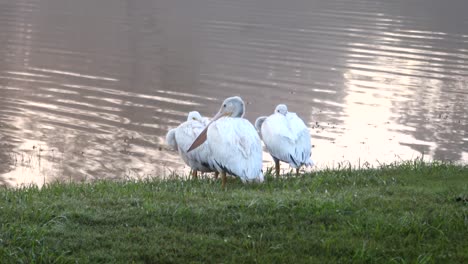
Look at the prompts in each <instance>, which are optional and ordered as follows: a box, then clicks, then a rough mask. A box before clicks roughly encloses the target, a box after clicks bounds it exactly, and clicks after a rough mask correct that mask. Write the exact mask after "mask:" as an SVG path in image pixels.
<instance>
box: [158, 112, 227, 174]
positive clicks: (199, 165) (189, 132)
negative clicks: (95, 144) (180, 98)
mask: <svg viewBox="0 0 468 264" xmlns="http://www.w3.org/2000/svg"><path fill="white" fill-rule="evenodd" d="M208 123H209V120H208V119H207V118H203V117H202V116H201V115H200V113H198V112H197V111H192V112H190V113H189V114H188V117H187V121H185V122H184V123H182V124H180V125H179V126H178V127H176V128H173V129H171V130H169V132H167V135H166V143H167V144H168V145H169V146H171V147H172V148H173V149H175V150H178V152H179V155H180V156H181V157H182V159H183V160H184V162H185V164H187V165H188V166H189V167H190V168H191V169H192V177H194V178H197V177H198V171H201V172H213V171H215V170H214V168H213V167H212V166H211V165H210V163H209V161H208V160H207V158H208V157H209V156H210V152H209V149H208V147H207V146H206V144H203V145H201V146H200V147H199V148H198V149H197V150H196V151H193V152H190V153H188V152H187V149H188V148H189V147H190V145H191V144H192V142H193V141H194V140H195V139H196V138H197V136H198V135H199V134H200V133H201V132H202V131H203V129H205V127H206V125H207V124H208ZM217 175H218V173H217V172H215V177H217Z"/></svg>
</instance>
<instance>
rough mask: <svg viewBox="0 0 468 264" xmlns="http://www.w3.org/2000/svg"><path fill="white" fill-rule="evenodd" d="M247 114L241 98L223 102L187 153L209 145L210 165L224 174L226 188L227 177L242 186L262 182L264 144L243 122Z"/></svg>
mask: <svg viewBox="0 0 468 264" xmlns="http://www.w3.org/2000/svg"><path fill="white" fill-rule="evenodd" d="M244 112H245V104H244V101H242V99H241V98H240V97H239V96H234V97H229V98H227V99H226V100H224V102H223V104H222V106H221V108H220V109H219V111H218V113H217V114H216V115H215V116H214V117H213V119H212V120H211V122H210V123H209V124H208V125H207V127H206V128H205V129H204V130H203V132H202V133H201V134H200V135H199V136H198V138H197V139H196V140H195V141H194V142H193V144H192V146H190V149H188V151H187V152H190V151H194V150H195V149H196V148H197V147H199V146H200V145H202V144H203V142H205V141H206V144H207V146H208V149H209V152H210V153H211V155H210V156H209V157H208V159H209V163H210V164H213V165H214V167H215V168H216V170H217V171H218V172H219V173H221V176H222V187H223V188H224V187H225V186H226V173H229V174H231V175H234V176H237V177H239V178H240V179H241V180H242V182H246V181H258V182H263V173H262V142H261V140H260V137H259V136H258V134H257V131H256V130H255V127H254V126H253V125H252V124H251V123H250V122H249V121H247V120H246V119H244V118H242V117H243V116H244Z"/></svg>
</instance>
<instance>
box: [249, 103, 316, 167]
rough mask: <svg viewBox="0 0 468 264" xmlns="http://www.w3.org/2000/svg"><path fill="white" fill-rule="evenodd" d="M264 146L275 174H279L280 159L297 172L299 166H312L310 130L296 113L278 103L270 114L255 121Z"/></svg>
mask: <svg viewBox="0 0 468 264" xmlns="http://www.w3.org/2000/svg"><path fill="white" fill-rule="evenodd" d="M255 128H257V130H258V132H259V133H260V135H261V137H262V139H263V142H264V143H265V147H266V149H267V150H268V152H269V153H270V155H271V156H272V157H273V160H274V161H275V171H276V176H279V174H280V161H283V162H287V163H289V165H291V167H293V168H295V169H296V174H299V169H300V168H301V166H303V165H305V166H313V164H314V163H313V161H312V160H311V158H310V156H311V142H310V141H311V140H310V132H309V129H308V128H307V126H306V125H305V124H304V121H302V119H300V118H299V117H298V116H297V115H296V113H292V112H288V107H287V106H286V105H284V104H279V105H278V106H276V108H275V112H274V113H273V114H272V115H270V116H268V117H267V116H262V117H259V118H257V120H256V121H255Z"/></svg>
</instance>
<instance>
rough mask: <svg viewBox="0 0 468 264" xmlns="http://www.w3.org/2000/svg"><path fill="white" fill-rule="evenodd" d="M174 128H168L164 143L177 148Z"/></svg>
mask: <svg viewBox="0 0 468 264" xmlns="http://www.w3.org/2000/svg"><path fill="white" fill-rule="evenodd" d="M176 130H177V129H176V128H173V129H171V130H169V131H168V132H167V134H166V144H167V145H169V146H170V147H171V148H173V149H177V141H176V138H175V133H176Z"/></svg>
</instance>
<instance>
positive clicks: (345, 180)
mask: <svg viewBox="0 0 468 264" xmlns="http://www.w3.org/2000/svg"><path fill="white" fill-rule="evenodd" d="M467 197H468V167H467V166H464V167H462V166H455V165H449V164H439V163H434V164H424V163H421V162H410V163H405V164H400V165H389V166H384V167H382V168H379V169H366V170H350V169H342V170H327V171H322V172H318V173H315V174H314V175H304V176H301V177H297V178H296V177H291V178H285V179H274V178H272V177H268V178H267V181H266V183H264V184H261V185H258V184H256V185H244V184H242V183H240V182H239V181H237V180H235V179H232V180H230V181H229V182H228V189H227V190H226V191H223V190H221V187H220V182H219V181H212V180H198V181H192V180H189V181H178V180H170V181H164V182H162V181H158V180H148V181H140V182H124V183H122V182H120V183H118V182H106V181H105V182H96V183H92V184H68V185H64V184H54V185H50V186H46V187H44V188H42V189H40V190H39V189H37V188H25V189H20V190H12V189H0V224H1V226H0V260H1V262H2V263H9V262H38V263H39V262H46V263H50V262H58V263H62V262H67V263H68V262H75V261H77V262H80V263H85V262H93V263H95V262H101V263H102V262H112V263H114V262H121V263H128V262H131V261H134V262H146V263H170V262H178V263H188V262H204V263H213V262H215V263H221V262H225V263H241V262H261V263H286V262H289V263H296V262H297V263H300V262H307V263H311V262H312V263H313V262H317V263H330V262H346V263H348V262H358V263H362V262H376V263H388V262H394V263H462V262H465V263H467V262H468V239H467V237H468V202H467V200H466V199H467Z"/></svg>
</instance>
